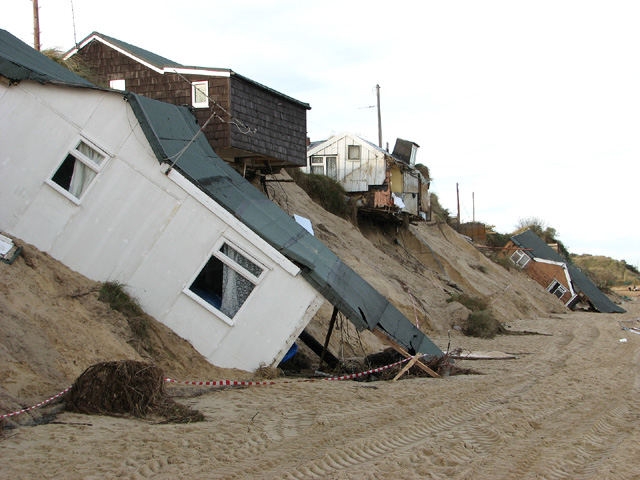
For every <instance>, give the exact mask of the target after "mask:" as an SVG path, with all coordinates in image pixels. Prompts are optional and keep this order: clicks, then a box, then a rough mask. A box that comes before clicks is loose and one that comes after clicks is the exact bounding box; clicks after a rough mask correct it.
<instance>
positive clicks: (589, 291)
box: [504, 230, 625, 313]
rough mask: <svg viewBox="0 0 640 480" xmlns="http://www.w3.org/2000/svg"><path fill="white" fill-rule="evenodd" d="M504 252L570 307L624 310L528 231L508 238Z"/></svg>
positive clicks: (609, 310)
mask: <svg viewBox="0 0 640 480" xmlns="http://www.w3.org/2000/svg"><path fill="white" fill-rule="evenodd" d="M504 254H505V255H507V256H508V257H509V258H510V259H511V261H512V262H513V263H515V264H516V265H517V266H518V267H520V268H521V269H522V270H523V271H524V272H525V273H526V274H527V275H529V276H530V277H531V278H532V279H533V280H535V281H536V282H537V283H539V284H540V285H542V286H543V287H544V288H546V289H547V291H548V292H549V293H551V294H553V295H555V296H556V297H558V299H560V301H561V302H562V303H564V304H565V305H566V306H567V307H569V308H572V309H573V308H575V307H576V306H577V305H578V304H579V303H581V302H582V303H583V304H585V305H588V306H589V307H590V308H591V309H593V310H596V311H598V312H602V313H624V312H625V310H624V309H622V308H621V307H619V306H618V305H616V304H615V303H613V302H612V301H611V300H609V298H608V297H607V296H606V295H605V294H604V293H602V292H601V291H600V290H599V289H598V287H596V285H595V284H594V283H593V282H592V281H591V280H589V279H588V278H587V277H586V275H584V274H583V273H582V272H581V271H580V269H578V268H577V267H576V266H574V265H573V264H571V263H569V262H567V261H566V260H565V259H564V258H563V257H562V255H560V254H559V253H558V252H557V251H556V250H554V249H553V248H552V247H550V246H549V245H547V244H546V243H545V242H544V241H543V240H542V239H541V238H540V237H538V236H537V235H536V234H535V233H533V232H532V231H531V230H526V231H525V232H522V233H520V234H518V235H514V236H513V237H511V240H510V241H509V242H508V243H507V245H506V246H505V249H504Z"/></svg>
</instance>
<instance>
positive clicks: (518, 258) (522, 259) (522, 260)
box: [511, 250, 531, 268]
mask: <svg viewBox="0 0 640 480" xmlns="http://www.w3.org/2000/svg"><path fill="white" fill-rule="evenodd" d="M529 260H531V258H529V255H527V254H526V253H524V252H523V251H522V250H516V251H515V252H513V255H511V261H512V262H513V263H515V264H516V265H518V266H519V267H520V268H524V267H525V265H526V264H527V263H529Z"/></svg>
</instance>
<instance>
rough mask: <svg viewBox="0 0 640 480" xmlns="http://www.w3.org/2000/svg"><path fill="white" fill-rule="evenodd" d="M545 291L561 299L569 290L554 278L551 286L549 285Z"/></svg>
mask: <svg viewBox="0 0 640 480" xmlns="http://www.w3.org/2000/svg"><path fill="white" fill-rule="evenodd" d="M547 291H548V292H549V293H552V294H553V295H555V296H556V297H558V298H562V296H563V295H564V294H565V293H567V292H568V291H569V290H568V289H567V288H566V287H565V286H564V285H562V284H561V283H560V282H559V281H558V280H556V279H555V278H554V279H553V282H551V285H549V287H548V288H547Z"/></svg>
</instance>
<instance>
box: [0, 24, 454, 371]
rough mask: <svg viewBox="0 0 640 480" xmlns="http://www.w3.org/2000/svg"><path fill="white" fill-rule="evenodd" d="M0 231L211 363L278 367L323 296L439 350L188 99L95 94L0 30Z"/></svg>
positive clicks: (403, 342)
mask: <svg viewBox="0 0 640 480" xmlns="http://www.w3.org/2000/svg"><path fill="white" fill-rule="evenodd" d="M0 110H1V111H2V115H1V116H0V166H1V167H0V168H1V170H2V174H1V175H0V202H1V205H2V208H1V209H0V230H2V231H4V232H6V233H8V234H10V235H13V236H15V237H18V238H21V239H23V240H24V241H27V242H29V243H32V244H33V245H35V246H36V247H38V248H39V249H41V250H43V251H46V252H48V253H49V254H51V255H52V256H53V257H54V258H57V259H59V260H60V261H62V262H63V263H65V264H66V265H68V266H69V267H71V268H73V269H74V270H76V271H78V272H80V273H82V274H84V275H86V276H87V277H89V278H91V279H94V280H98V281H106V280H114V281H118V282H121V283H122V284H125V285H126V286H127V289H128V290H129V291H130V292H131V293H132V294H133V295H134V296H135V297H136V298H138V300H139V301H140V304H141V306H142V307H143V308H144V310H145V311H146V312H148V313H149V314H150V315H152V316H154V317H155V318H156V319H157V320H159V321H161V322H162V323H164V324H166V325H167V326H169V327H170V328H171V329H173V330H174V331H175V332H176V333H177V334H178V335H180V336H182V337H183V338H185V339H187V340H188V341H190V342H191V343H192V345H193V346H194V347H195V348H196V349H197V350H198V351H199V352H200V353H202V354H203V355H204V356H205V357H206V358H207V359H208V360H209V361H210V362H211V363H213V364H215V365H218V366H222V367H235V368H241V369H244V370H254V369H256V368H258V367H259V366H260V365H274V364H277V363H278V362H279V361H280V360H281V359H282V358H283V356H284V355H285V354H286V352H287V350H288V349H289V347H290V346H291V344H292V343H293V342H294V341H295V340H296V338H297V337H298V336H299V334H300V333H301V331H302V330H303V329H304V327H305V326H306V325H307V324H308V322H309V321H310V320H311V318H312V317H313V315H314V314H315V312H316V311H317V309H318V308H319V307H320V305H321V304H322V302H323V301H324V300H323V297H324V298H325V299H327V300H329V301H330V302H331V303H332V304H333V305H335V306H336V308H337V309H339V310H340V311H342V312H343V313H344V314H345V316H347V318H349V319H350V320H351V321H352V322H353V323H354V324H355V325H356V326H357V327H358V328H360V329H362V328H369V329H372V330H373V329H377V330H379V331H382V332H383V333H385V334H386V335H387V336H389V337H390V338H391V339H393V341H395V342H397V344H399V345H400V346H402V347H403V348H405V349H406V350H407V351H409V352H411V353H415V352H421V353H426V354H430V355H441V354H442V352H441V351H440V349H438V347H436V346H435V345H434V344H433V343H432V342H431V341H430V340H429V339H428V338H427V337H426V336H425V335H424V334H423V333H422V332H420V331H419V330H418V329H417V328H415V327H414V326H413V325H411V323H410V322H409V321H408V320H407V319H406V318H405V317H404V316H402V314H400V312H399V311H398V310H397V309H396V308H395V307H393V305H391V304H390V303H389V302H388V301H387V300H386V299H384V298H383V297H382V296H381V295H380V294H378V293H377V292H376V291H375V290H374V289H373V288H372V287H371V286H370V285H368V284H367V283H366V282H365V281H364V280H362V279H361V278H360V277H359V276H358V275H357V274H355V272H353V271H352V270H351V269H349V268H348V267H347V266H346V265H344V264H343V263H342V262H341V261H340V260H339V259H338V258H337V257H336V256H335V255H334V254H333V253H331V252H330V251H329V250H328V249H327V248H326V247H325V246H324V245H322V243H321V242H319V241H318V240H316V239H315V238H314V237H313V236H311V235H310V234H308V233H307V232H306V230H304V228H302V227H301V226H299V225H298V224H297V223H296V222H295V221H294V220H293V219H292V218H290V217H289V216H288V215H287V214H286V213H285V212H283V211H282V210H280V209H279V208H278V207H277V206H276V205H275V204H273V203H272V202H271V201H269V200H268V199H267V198H266V197H264V196H263V195H262V194H261V193H260V192H258V191H257V190H256V189H255V188H254V187H253V186H252V185H250V184H249V183H248V182H246V180H244V179H243V178H242V177H241V176H240V175H239V174H237V172H235V171H234V170H233V169H231V168H230V167H229V166H227V165H226V164H225V163H224V162H223V161H222V160H221V159H220V158H219V157H218V156H217V155H216V154H215V153H214V152H213V150H212V149H211V147H210V146H209V144H208V143H207V142H206V140H205V139H204V138H203V136H201V135H198V132H199V130H200V127H199V126H198V124H197V122H196V120H195V117H193V115H192V114H191V112H190V111H189V109H188V108H185V107H177V106H174V105H170V104H165V103H163V102H159V101H156V100H150V99H147V98H145V97H142V96H139V95H135V94H131V93H126V92H125V93H123V92H121V91H116V90H110V89H102V88H98V87H95V86H94V85H92V84H90V83H89V82H87V81H85V80H83V79H82V78H80V77H77V76H76V75H74V74H72V73H71V72H69V71H68V70H66V69H65V68H63V67H61V66H59V65H57V64H56V63H55V62H52V61H51V60H49V59H48V58H46V57H45V56H43V55H41V54H40V53H39V52H36V51H35V50H33V49H31V48H30V47H29V46H27V45H26V44H24V43H22V42H21V41H20V40H18V39H17V38H15V37H14V36H12V35H11V34H9V33H8V32H5V31H2V30H0Z"/></svg>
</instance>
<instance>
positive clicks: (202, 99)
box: [191, 81, 209, 108]
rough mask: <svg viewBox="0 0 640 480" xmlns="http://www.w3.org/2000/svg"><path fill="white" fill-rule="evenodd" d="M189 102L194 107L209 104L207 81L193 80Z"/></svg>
mask: <svg viewBox="0 0 640 480" xmlns="http://www.w3.org/2000/svg"><path fill="white" fill-rule="evenodd" d="M191 104H192V105H193V106H194V107H196V108H204V107H208V106H209V82H206V81H205V82H193V83H192V84H191Z"/></svg>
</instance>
